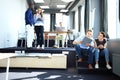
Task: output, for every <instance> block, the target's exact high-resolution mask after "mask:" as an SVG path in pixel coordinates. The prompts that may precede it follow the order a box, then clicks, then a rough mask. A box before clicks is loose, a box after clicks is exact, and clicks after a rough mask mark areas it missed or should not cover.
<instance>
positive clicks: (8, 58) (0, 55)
mask: <svg viewBox="0 0 120 80" xmlns="http://www.w3.org/2000/svg"><path fill="white" fill-rule="evenodd" d="M16 55H17V54H15V53H0V59H5V58H7V67H6V79H5V80H8V73H9V66H10V57H13V56H16Z"/></svg>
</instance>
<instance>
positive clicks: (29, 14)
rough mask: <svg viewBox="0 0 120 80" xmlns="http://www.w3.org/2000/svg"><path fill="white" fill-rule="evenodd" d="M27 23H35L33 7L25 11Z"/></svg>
mask: <svg viewBox="0 0 120 80" xmlns="http://www.w3.org/2000/svg"><path fill="white" fill-rule="evenodd" d="M25 24H26V25H28V24H29V25H34V15H33V13H32V10H31V9H28V10H27V11H26V12H25Z"/></svg>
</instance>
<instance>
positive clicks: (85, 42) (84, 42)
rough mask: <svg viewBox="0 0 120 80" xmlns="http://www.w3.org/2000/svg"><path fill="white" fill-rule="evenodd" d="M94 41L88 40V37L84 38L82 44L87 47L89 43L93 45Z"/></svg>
mask: <svg viewBox="0 0 120 80" xmlns="http://www.w3.org/2000/svg"><path fill="white" fill-rule="evenodd" d="M91 41H92V39H90V38H88V37H85V38H83V40H82V44H84V45H86V44H87V43H91Z"/></svg>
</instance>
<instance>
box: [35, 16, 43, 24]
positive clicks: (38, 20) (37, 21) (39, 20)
mask: <svg viewBox="0 0 120 80" xmlns="http://www.w3.org/2000/svg"><path fill="white" fill-rule="evenodd" d="M34 20H35V26H43V25H44V22H43V19H42V17H41V15H34Z"/></svg>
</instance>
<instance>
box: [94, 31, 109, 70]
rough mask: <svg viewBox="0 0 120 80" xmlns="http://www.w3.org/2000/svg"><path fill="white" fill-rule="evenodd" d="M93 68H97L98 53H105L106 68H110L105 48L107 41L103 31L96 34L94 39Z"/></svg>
mask: <svg viewBox="0 0 120 80" xmlns="http://www.w3.org/2000/svg"><path fill="white" fill-rule="evenodd" d="M95 48H96V49H95V61H96V64H95V68H96V69H98V68H99V64H98V61H99V55H102V54H103V55H105V60H106V68H107V69H111V66H110V65H109V52H108V49H107V41H106V39H105V33H104V32H100V33H99V35H98V39H95Z"/></svg>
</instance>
